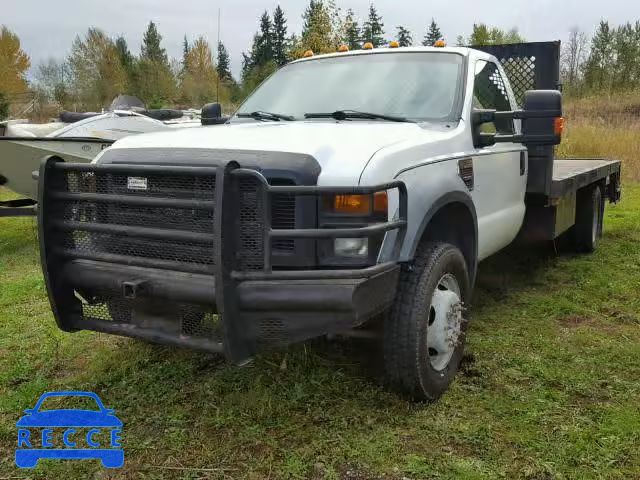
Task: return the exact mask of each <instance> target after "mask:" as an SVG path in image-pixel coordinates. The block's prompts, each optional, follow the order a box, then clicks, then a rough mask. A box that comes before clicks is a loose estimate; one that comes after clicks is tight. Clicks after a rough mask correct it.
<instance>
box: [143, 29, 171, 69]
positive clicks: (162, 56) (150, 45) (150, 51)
mask: <svg viewBox="0 0 640 480" xmlns="http://www.w3.org/2000/svg"><path fill="white" fill-rule="evenodd" d="M160 42H162V35H160V33H159V32H158V28H157V27H156V24H155V23H153V22H149V26H148V27H147V31H146V32H144V36H143V37H142V52H141V57H142V58H143V59H145V60H150V61H152V62H157V63H160V64H166V65H167V66H168V65H169V60H168V57H167V51H166V50H165V49H164V48H162V46H161V45H160Z"/></svg>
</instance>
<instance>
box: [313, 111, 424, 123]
mask: <svg viewBox="0 0 640 480" xmlns="http://www.w3.org/2000/svg"><path fill="white" fill-rule="evenodd" d="M304 118H335V119H336V120H347V119H349V118H360V119H364V120H387V121H388V122H410V123H415V122H414V121H413V120H409V119H408V118H405V117H396V116H394V115H383V114H381V113H371V112H360V111H358V110H336V111H335V112H330V113H329V112H327V113H305V114H304Z"/></svg>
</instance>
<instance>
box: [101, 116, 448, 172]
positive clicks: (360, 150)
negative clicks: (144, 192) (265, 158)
mask: <svg viewBox="0 0 640 480" xmlns="http://www.w3.org/2000/svg"><path fill="white" fill-rule="evenodd" d="M445 135H447V132H445V131H439V130H432V129H426V128H424V127H423V126H421V125H418V124H413V123H390V122H378V121H373V122H369V121H343V122H333V121H297V122H269V123H267V122H255V123H253V122H252V123H240V124H227V125H219V126H211V127H202V128H192V129H180V130H176V131H172V132H166V131H165V132H159V133H150V134H144V135H135V136H131V137H127V138H124V139H122V140H120V141H118V142H117V143H116V144H115V145H114V146H113V147H111V148H110V149H109V150H111V155H109V157H110V158H114V156H117V155H114V154H117V151H118V150H121V149H141V148H142V149H144V148H148V149H154V150H156V149H163V150H165V154H166V155H163V157H165V158H167V157H170V153H169V152H170V150H171V149H180V150H183V151H184V150H185V149H209V150H224V151H233V150H238V151H243V152H251V151H255V152H286V153H294V154H302V155H309V156H312V157H313V158H315V160H316V161H317V162H318V163H319V165H320V168H321V174H320V177H321V178H320V179H319V180H318V182H319V183H320V184H321V183H325V182H327V181H330V182H331V183H333V184H340V183H342V181H344V182H345V183H346V184H353V182H354V180H355V181H358V179H359V177H360V174H361V173H362V171H363V169H364V168H365V166H366V165H367V163H368V162H369V160H370V159H371V157H372V156H373V155H374V154H375V153H376V152H378V151H379V150H380V149H382V148H384V147H388V146H390V145H393V144H396V143H398V142H402V141H406V140H411V139H415V138H416V137H424V138H425V140H426V141H430V140H436V139H440V138H442V137H443V136H445ZM240 163H241V164H242V162H240ZM294 168H295V166H294ZM322 179H324V180H325V182H322V181H321V180H322Z"/></svg>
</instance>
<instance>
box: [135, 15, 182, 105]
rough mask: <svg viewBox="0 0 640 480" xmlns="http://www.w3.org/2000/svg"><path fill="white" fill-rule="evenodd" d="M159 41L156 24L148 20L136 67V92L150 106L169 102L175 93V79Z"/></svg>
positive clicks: (160, 36) (160, 40)
mask: <svg viewBox="0 0 640 480" xmlns="http://www.w3.org/2000/svg"><path fill="white" fill-rule="evenodd" d="M161 42H162V35H160V33H159V32H158V29H157V27H156V24H155V23H153V22H149V26H148V27H147V31H146V32H145V33H144V36H143V38H142V47H141V54H140V60H139V62H138V66H137V69H136V70H137V71H136V94H137V95H138V96H139V97H140V98H141V99H142V100H143V101H145V102H146V103H147V105H148V106H149V107H150V108H161V107H163V106H165V105H167V104H168V103H171V102H172V101H173V99H174V96H175V94H176V79H175V77H174V73H173V71H172V70H171V66H170V65H169V58H168V56H167V51H166V50H165V49H164V48H162V45H161Z"/></svg>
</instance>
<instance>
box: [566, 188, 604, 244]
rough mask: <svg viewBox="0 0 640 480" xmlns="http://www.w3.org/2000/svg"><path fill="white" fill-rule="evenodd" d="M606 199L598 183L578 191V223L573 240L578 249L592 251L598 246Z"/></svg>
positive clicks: (574, 229) (575, 226)
mask: <svg viewBox="0 0 640 480" xmlns="http://www.w3.org/2000/svg"><path fill="white" fill-rule="evenodd" d="M603 216H604V199H603V197H602V190H601V189H600V187H599V186H598V185H592V186H590V187H585V188H583V189H580V190H579V191H578V195H577V198H576V224H575V225H574V227H573V242H574V245H575V249H576V251H578V252H580V253H591V252H593V251H595V249H596V248H597V247H598V240H599V239H600V237H601V236H602V223H603V222H602V220H603Z"/></svg>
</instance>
